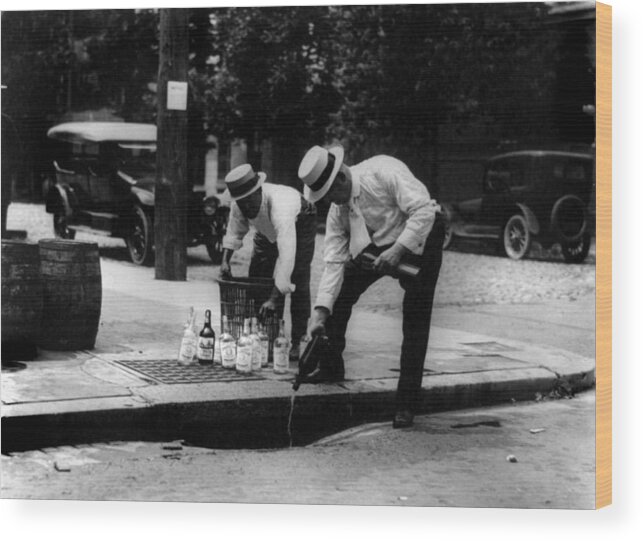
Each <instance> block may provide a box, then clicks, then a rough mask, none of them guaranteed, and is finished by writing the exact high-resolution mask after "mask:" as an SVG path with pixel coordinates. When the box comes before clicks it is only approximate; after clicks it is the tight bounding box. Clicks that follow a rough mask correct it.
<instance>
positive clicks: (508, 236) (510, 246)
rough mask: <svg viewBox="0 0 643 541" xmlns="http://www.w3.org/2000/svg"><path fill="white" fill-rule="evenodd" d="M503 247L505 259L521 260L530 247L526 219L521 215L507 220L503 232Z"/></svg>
mask: <svg viewBox="0 0 643 541" xmlns="http://www.w3.org/2000/svg"><path fill="white" fill-rule="evenodd" d="M503 247H504V250H505V254H506V255H507V257H510V258H511V259H522V258H523V257H525V256H526V255H527V254H528V253H529V248H530V247H531V232H530V231H529V225H528V224H527V219H526V218H525V217H524V216H523V215H522V214H514V215H513V216H512V217H511V218H509V219H508V220H507V223H506V224H505V228H504V232H503Z"/></svg>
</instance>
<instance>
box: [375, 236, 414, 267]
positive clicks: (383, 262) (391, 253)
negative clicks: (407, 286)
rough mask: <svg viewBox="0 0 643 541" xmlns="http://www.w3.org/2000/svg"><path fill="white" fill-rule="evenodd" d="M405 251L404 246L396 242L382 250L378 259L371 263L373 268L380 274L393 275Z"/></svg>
mask: <svg viewBox="0 0 643 541" xmlns="http://www.w3.org/2000/svg"><path fill="white" fill-rule="evenodd" d="M407 251H408V250H407V249H406V248H405V247H404V246H402V245H401V244H398V243H397V242H396V243H395V244H394V245H393V246H391V247H390V248H388V249H387V250H384V251H383V252H382V253H381V254H380V255H379V257H378V258H377V259H376V260H375V261H373V268H374V269H375V270H376V271H377V272H379V273H381V274H395V271H396V269H397V266H398V265H399V264H400V260H401V259H402V256H403V255H404V254H405V253H406V252H407Z"/></svg>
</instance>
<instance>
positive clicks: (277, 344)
mask: <svg viewBox="0 0 643 541" xmlns="http://www.w3.org/2000/svg"><path fill="white" fill-rule="evenodd" d="M285 327H286V324H285V322H284V320H283V319H282V320H281V321H279V335H278V336H277V338H275V341H274V343H273V345H272V360H273V363H274V367H273V369H274V371H275V374H286V373H287V372H288V368H289V359H288V357H289V355H290V341H289V340H288V338H286V330H285Z"/></svg>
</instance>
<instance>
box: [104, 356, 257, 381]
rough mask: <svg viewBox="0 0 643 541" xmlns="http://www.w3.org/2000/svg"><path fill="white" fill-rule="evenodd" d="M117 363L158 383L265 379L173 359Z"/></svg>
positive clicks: (254, 375)
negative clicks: (178, 361)
mask: <svg viewBox="0 0 643 541" xmlns="http://www.w3.org/2000/svg"><path fill="white" fill-rule="evenodd" d="M115 362H116V363H117V364H119V365H121V366H124V367H125V368H128V369H129V370H133V371H134V372H138V373H139V374H142V375H144V376H146V377H147V378H150V379H152V380H154V381H156V382H158V383H165V384H168V385H172V384H174V383H208V382H221V381H253V380H261V379H265V378H263V377H261V376H260V375H259V374H240V373H238V372H236V371H234V370H227V369H225V368H223V367H221V366H220V365H210V366H203V365H200V364H191V365H188V366H183V365H180V364H178V363H177V362H176V360H174V359H151V360H150V359H133V360H125V361H115Z"/></svg>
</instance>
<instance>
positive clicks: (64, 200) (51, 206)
mask: <svg viewBox="0 0 643 541" xmlns="http://www.w3.org/2000/svg"><path fill="white" fill-rule="evenodd" d="M76 203H77V201H76V195H75V194H74V191H73V190H72V189H71V188H70V187H69V186H62V185H60V184H54V185H53V186H52V187H51V189H50V190H49V192H48V193H47V201H46V204H45V210H46V211H47V212H49V213H54V212H55V211H56V209H58V208H61V207H62V208H63V209H64V210H65V216H67V218H69V217H70V216H71V215H72V214H73V212H74V211H73V206H75V205H76Z"/></svg>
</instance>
